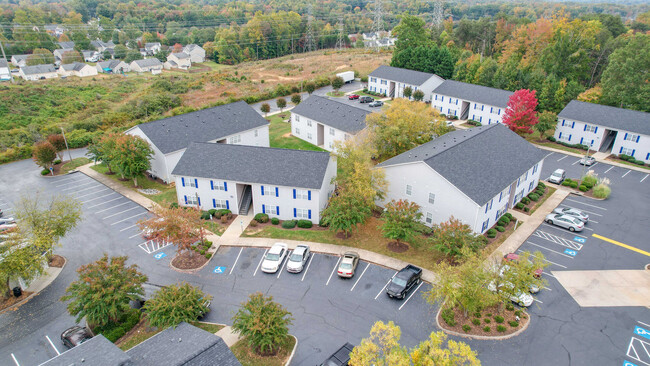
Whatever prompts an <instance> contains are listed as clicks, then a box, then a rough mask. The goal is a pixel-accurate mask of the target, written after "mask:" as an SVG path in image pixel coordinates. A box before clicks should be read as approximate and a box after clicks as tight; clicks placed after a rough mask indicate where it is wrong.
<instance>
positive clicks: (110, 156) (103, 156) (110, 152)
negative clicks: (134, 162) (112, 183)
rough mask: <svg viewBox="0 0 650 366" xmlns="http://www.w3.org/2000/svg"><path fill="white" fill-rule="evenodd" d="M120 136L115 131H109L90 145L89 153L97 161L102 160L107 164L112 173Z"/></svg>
mask: <svg viewBox="0 0 650 366" xmlns="http://www.w3.org/2000/svg"><path fill="white" fill-rule="evenodd" d="M120 136H121V135H118V134H115V133H108V134H105V135H103V136H102V137H100V138H99V139H96V140H95V141H93V143H92V144H90V145H89V146H88V153H87V155H88V156H89V157H90V158H91V159H93V160H95V162H97V161H101V162H102V163H104V164H106V167H107V168H108V172H109V173H110V174H113V171H112V165H113V160H114V159H115V155H116V151H117V140H118V139H119V138H120Z"/></svg>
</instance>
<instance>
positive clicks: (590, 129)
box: [585, 125, 598, 132]
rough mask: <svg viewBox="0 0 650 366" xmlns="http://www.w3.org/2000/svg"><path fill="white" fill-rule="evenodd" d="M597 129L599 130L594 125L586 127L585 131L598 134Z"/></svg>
mask: <svg viewBox="0 0 650 366" xmlns="http://www.w3.org/2000/svg"><path fill="white" fill-rule="evenodd" d="M596 128H598V127H596V126H592V125H586V127H585V131H586V132H596Z"/></svg>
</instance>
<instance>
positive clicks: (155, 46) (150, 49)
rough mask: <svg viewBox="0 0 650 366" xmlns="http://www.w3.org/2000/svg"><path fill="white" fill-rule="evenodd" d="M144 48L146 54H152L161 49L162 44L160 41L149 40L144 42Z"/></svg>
mask: <svg viewBox="0 0 650 366" xmlns="http://www.w3.org/2000/svg"><path fill="white" fill-rule="evenodd" d="M144 50H145V51H146V52H147V55H149V56H153V55H155V54H156V53H158V52H160V50H162V45H161V44H160V42H149V43H145V44H144Z"/></svg>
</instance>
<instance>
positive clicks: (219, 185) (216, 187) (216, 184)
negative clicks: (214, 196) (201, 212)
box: [212, 181, 226, 191]
mask: <svg viewBox="0 0 650 366" xmlns="http://www.w3.org/2000/svg"><path fill="white" fill-rule="evenodd" d="M224 183H225V182H222V181H212V187H213V189H212V190H213V191H225V190H226V185H225V184H224Z"/></svg>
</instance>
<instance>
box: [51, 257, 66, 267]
mask: <svg viewBox="0 0 650 366" xmlns="http://www.w3.org/2000/svg"><path fill="white" fill-rule="evenodd" d="M64 264H65V259H64V258H63V257H62V256H60V255H57V254H55V255H53V256H52V258H51V259H50V263H49V266H50V267H55V268H63V265H64Z"/></svg>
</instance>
